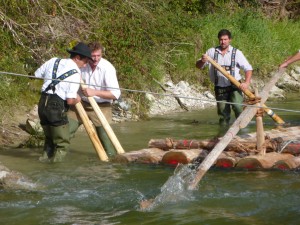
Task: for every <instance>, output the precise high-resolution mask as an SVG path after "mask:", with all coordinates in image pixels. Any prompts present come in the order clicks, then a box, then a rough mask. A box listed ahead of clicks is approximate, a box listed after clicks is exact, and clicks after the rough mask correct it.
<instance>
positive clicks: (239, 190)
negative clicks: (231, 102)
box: [0, 96, 300, 225]
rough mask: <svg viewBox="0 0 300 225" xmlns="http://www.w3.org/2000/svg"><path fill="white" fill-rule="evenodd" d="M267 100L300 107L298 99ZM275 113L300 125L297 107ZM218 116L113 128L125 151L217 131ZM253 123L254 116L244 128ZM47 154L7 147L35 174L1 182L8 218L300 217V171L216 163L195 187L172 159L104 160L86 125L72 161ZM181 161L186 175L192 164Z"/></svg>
mask: <svg viewBox="0 0 300 225" xmlns="http://www.w3.org/2000/svg"><path fill="white" fill-rule="evenodd" d="M268 106H270V107H272V106H273V107H278V108H288V109H292V110H293V109H294V110H298V111H299V99H298V98H297V96H296V97H294V98H290V99H288V100H286V101H284V102H280V103H268ZM274 111H276V110H274ZM276 113H277V114H278V115H279V116H281V117H282V118H283V119H284V120H285V121H286V122H287V124H288V125H292V126H294V125H299V119H300V115H299V113H298V112H284V111H276ZM216 121H217V116H216V111H215V108H212V109H206V110H203V111H198V112H185V113H177V114H172V115H164V116H159V117H155V118H152V119H150V120H149V121H143V122H128V123H122V124H115V125H113V129H114V131H115V133H116V135H117V137H118V138H119V140H120V142H121V144H122V146H123V148H124V149H125V151H132V150H138V149H142V148H146V147H147V145H148V142H149V140H150V139H162V138H166V137H172V138H175V139H183V138H185V139H205V138H212V137H215V136H218V135H220V134H221V133H222V131H220V130H219V126H218V124H217V122H216ZM264 121H265V124H264V126H265V129H266V130H268V129H271V128H275V127H276V125H275V124H274V122H273V121H272V120H271V119H270V118H268V117H267V116H266V117H264ZM254 130H255V123H254V122H251V124H250V125H249V126H248V127H247V128H246V129H244V130H243V131H241V133H247V132H252V131H254ZM223 133H224V131H223ZM40 154H41V149H10V150H1V151H0V161H1V162H2V163H3V164H4V165H6V166H7V167H9V168H10V169H12V170H17V171H19V172H21V173H23V174H24V175H26V176H27V177H29V179H30V180H31V181H32V183H30V185H31V186H30V185H29V186H28V188H27V189H26V190H0V221H1V222H0V223H1V224H16V225H21V224H22V225H27V224H28V225H29V224H207V225H209V224H210V225H213V224H215V225H223V224H239V225H242V224H257V225H260V224H266V225H269V224H292V225H294V224H295V225H296V224H300V172H299V171H288V172H287V171H285V172H283V171H245V170H220V169H211V170H210V171H209V172H208V173H207V174H206V175H205V177H204V178H203V179H202V180H201V182H200V186H199V189H198V190H194V191H188V190H187V189H186V187H185V186H186V184H185V180H184V179H183V175H182V174H177V175H176V176H172V175H173V174H174V168H173V167H166V166H159V165H137V164H118V163H105V162H100V161H99V160H98V158H97V154H96V153H95V151H94V150H93V147H92V144H91V143H90V140H89V138H88V137H87V135H86V134H85V133H84V132H82V133H77V135H76V138H75V139H73V140H72V145H71V151H70V153H69V155H68V158H67V160H66V162H65V163H62V164H43V163H40V162H38V161H37V158H38V156H39V155H40ZM182 167H184V168H185V172H184V173H185V176H187V175H188V173H189V168H186V167H185V166H182ZM179 171H180V170H179ZM181 171H182V170H181ZM32 184H35V185H36V187H35V186H33V185H32ZM155 197H156V199H155V205H154V207H152V208H151V209H150V210H140V207H139V203H140V202H141V201H142V200H144V199H154V198H155Z"/></svg>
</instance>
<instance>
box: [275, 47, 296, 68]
mask: <svg viewBox="0 0 300 225" xmlns="http://www.w3.org/2000/svg"><path fill="white" fill-rule="evenodd" d="M298 60H300V50H299V52H297V53H296V54H294V55H292V56H290V57H289V58H287V59H286V60H285V61H284V62H283V63H282V64H281V65H280V66H279V68H286V67H287V66H288V65H290V64H291V63H293V62H296V61H298Z"/></svg>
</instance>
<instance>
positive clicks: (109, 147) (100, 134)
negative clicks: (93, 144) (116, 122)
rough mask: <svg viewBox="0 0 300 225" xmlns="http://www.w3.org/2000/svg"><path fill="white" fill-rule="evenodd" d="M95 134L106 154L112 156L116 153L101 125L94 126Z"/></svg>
mask: <svg viewBox="0 0 300 225" xmlns="http://www.w3.org/2000/svg"><path fill="white" fill-rule="evenodd" d="M96 131H97V135H98V137H99V139H100V141H101V143H102V145H103V147H104V150H105V151H106V153H107V155H108V156H110V157H112V156H115V155H116V152H117V151H116V150H115V147H114V146H113V144H112V143H111V141H110V139H109V137H108V135H107V133H106V132H105V130H104V128H103V127H96Z"/></svg>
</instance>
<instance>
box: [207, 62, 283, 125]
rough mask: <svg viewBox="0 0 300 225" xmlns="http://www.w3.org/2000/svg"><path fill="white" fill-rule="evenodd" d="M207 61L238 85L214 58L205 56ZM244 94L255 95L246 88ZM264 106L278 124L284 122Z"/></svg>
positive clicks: (253, 96) (250, 96)
mask: <svg viewBox="0 0 300 225" xmlns="http://www.w3.org/2000/svg"><path fill="white" fill-rule="evenodd" d="M207 59H208V61H209V62H210V63H211V64H212V65H213V66H214V67H216V69H217V70H219V71H220V72H221V73H222V74H223V75H224V76H225V77H226V78H227V79H228V80H230V82H231V83H233V84H234V85H235V86H237V87H240V85H241V83H240V82H239V81H237V80H236V79H235V78H234V77H233V76H231V75H230V74H229V73H228V72H227V71H226V70H225V69H224V68H223V67H222V66H220V65H219V64H218V63H217V62H216V61H215V60H213V59H212V58H210V57H209V56H207ZM242 91H243V92H244V94H245V95H247V96H248V97H249V98H252V99H254V98H255V95H254V94H253V93H252V92H251V91H249V90H248V89H246V90H242ZM262 106H263V107H264V111H265V112H266V113H267V114H268V115H269V116H270V117H271V118H272V119H273V120H274V121H275V122H276V123H278V124H284V121H283V120H282V119H281V118H280V117H279V116H278V115H276V114H275V113H274V112H273V111H272V110H271V109H269V108H268V107H267V106H266V105H264V104H263V105H262Z"/></svg>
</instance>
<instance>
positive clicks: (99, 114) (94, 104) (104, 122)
mask: <svg viewBox="0 0 300 225" xmlns="http://www.w3.org/2000/svg"><path fill="white" fill-rule="evenodd" d="M81 88H82V89H85V88H87V86H86V84H84V81H83V80H81ZM88 100H89V102H90V104H91V106H92V108H93V110H94V111H95V113H96V115H97V117H98V119H99V120H100V122H101V124H102V126H103V128H104V130H105V131H106V133H107V135H108V137H109V139H110V140H111V142H112V144H113V145H114V147H115V149H116V151H117V152H118V153H119V154H122V153H125V151H124V149H123V148H122V145H121V144H120V142H119V140H118V138H117V137H116V135H115V133H114V131H113V130H112V128H111V126H110V125H109V123H108V121H107V120H106V118H105V116H104V115H103V113H102V111H101V109H100V107H99V106H98V104H97V102H96V100H95V99H94V98H93V97H88Z"/></svg>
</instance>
